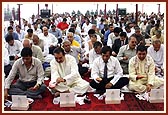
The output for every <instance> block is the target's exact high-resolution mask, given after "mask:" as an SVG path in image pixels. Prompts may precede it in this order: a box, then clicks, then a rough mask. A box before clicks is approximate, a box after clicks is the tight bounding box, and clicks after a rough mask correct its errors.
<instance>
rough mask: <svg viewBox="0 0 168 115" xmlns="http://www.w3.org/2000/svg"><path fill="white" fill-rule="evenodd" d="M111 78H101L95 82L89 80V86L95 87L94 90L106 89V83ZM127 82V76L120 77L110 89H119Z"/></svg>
mask: <svg viewBox="0 0 168 115" xmlns="http://www.w3.org/2000/svg"><path fill="white" fill-rule="evenodd" d="M112 79H113V77H112V78H107V80H105V79H103V80H102V81H101V82H100V83H96V82H95V80H92V81H91V82H90V86H91V87H92V88H95V89H96V90H101V91H102V92H105V91H106V88H105V86H106V84H107V83H109V82H110V81H111V80H112ZM128 83H129V79H128V78H127V77H121V78H120V79H119V80H118V82H117V83H116V84H115V85H113V86H112V87H111V88H110V89H121V88H122V87H124V86H125V85H127V84H128Z"/></svg>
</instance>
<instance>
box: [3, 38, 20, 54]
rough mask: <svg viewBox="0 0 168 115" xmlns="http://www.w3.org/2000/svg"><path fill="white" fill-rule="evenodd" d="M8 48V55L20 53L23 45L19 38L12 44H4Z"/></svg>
mask: <svg viewBox="0 0 168 115" xmlns="http://www.w3.org/2000/svg"><path fill="white" fill-rule="evenodd" d="M5 47H6V48H7V49H8V52H9V56H16V55H20V53H21V51H22V49H23V45H22V43H21V42H20V41H19V40H14V44H13V46H10V45H9V44H8V43H7V44H6V46H5Z"/></svg>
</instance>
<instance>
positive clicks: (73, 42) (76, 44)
mask: <svg viewBox="0 0 168 115" xmlns="http://www.w3.org/2000/svg"><path fill="white" fill-rule="evenodd" d="M71 46H76V47H80V44H79V43H78V42H77V41H76V40H73V41H72V43H71Z"/></svg>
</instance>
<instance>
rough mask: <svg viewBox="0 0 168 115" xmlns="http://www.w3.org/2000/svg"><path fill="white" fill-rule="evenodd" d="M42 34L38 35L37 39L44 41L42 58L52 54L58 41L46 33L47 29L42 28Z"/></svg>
mask: <svg viewBox="0 0 168 115" xmlns="http://www.w3.org/2000/svg"><path fill="white" fill-rule="evenodd" d="M42 29H43V33H41V34H39V35H38V37H39V38H40V39H43V41H44V56H46V55H48V54H52V53H53V49H54V48H55V47H56V46H57V43H58V39H57V38H56V37H55V36H54V35H53V34H51V33H49V32H48V28H47V27H46V26H44V27H43V28H42Z"/></svg>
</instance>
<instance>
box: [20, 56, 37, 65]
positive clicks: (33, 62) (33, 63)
mask: <svg viewBox="0 0 168 115" xmlns="http://www.w3.org/2000/svg"><path fill="white" fill-rule="evenodd" d="M22 65H24V62H23V59H22ZM31 65H32V66H34V65H35V61H34V58H33V57H32V63H31Z"/></svg>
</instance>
